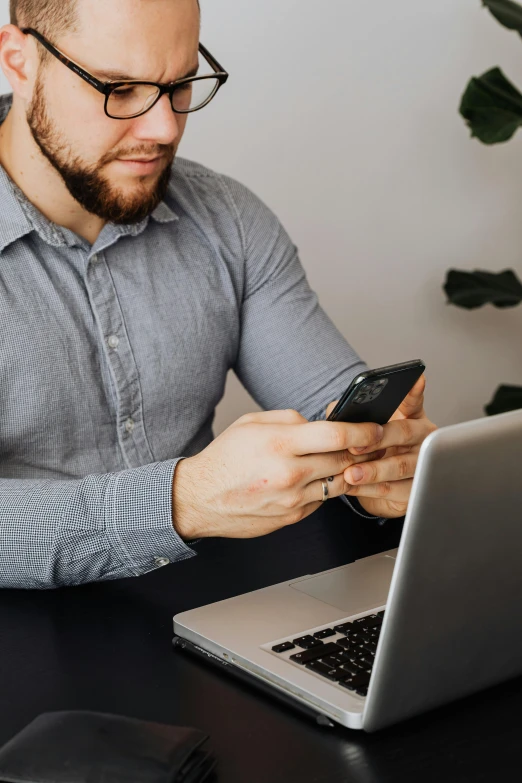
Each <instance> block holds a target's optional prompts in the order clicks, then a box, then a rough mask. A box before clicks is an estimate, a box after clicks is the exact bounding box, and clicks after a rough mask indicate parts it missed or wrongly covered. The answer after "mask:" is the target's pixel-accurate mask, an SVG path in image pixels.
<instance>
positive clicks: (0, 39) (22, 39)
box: [0, 24, 39, 101]
mask: <svg viewBox="0 0 522 783" xmlns="http://www.w3.org/2000/svg"><path fill="white" fill-rule="evenodd" d="M38 62H39V60H38V51H37V49H36V41H35V40H33V39H32V37H31V36H30V35H24V33H22V31H21V30H20V28H19V27H16V25H14V24H6V25H4V27H2V28H0V66H1V68H2V71H3V72H4V74H5V77H6V79H7V81H8V82H9V84H10V85H11V88H12V90H13V93H14V94H15V95H18V96H19V97H20V98H22V99H23V100H26V101H30V100H31V97H32V94H33V86H34V82H35V80H36V74H37V72H38Z"/></svg>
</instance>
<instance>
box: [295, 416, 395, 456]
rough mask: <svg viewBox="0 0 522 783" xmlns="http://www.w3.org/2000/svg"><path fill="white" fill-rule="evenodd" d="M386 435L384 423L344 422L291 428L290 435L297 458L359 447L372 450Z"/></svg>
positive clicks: (313, 422)
mask: <svg viewBox="0 0 522 783" xmlns="http://www.w3.org/2000/svg"><path fill="white" fill-rule="evenodd" d="M383 436H384V431H383V428H382V427H381V426H380V424H373V423H371V422H366V423H364V424H349V423H347V422H344V421H311V422H308V423H307V424H302V425H299V426H296V427H292V428H289V430H288V435H287V437H288V447H289V449H290V453H291V454H296V455H304V454H324V453H327V452H331V451H344V450H345V449H350V448H353V447H356V446H359V447H361V448H366V447H368V448H369V447H371V446H374V445H375V444H376V443H378V442H379V441H380V440H381V439H382V437H383Z"/></svg>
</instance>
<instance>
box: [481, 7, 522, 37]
mask: <svg viewBox="0 0 522 783" xmlns="http://www.w3.org/2000/svg"><path fill="white" fill-rule="evenodd" d="M482 4H483V5H485V6H486V8H488V9H489V11H490V12H491V14H492V15H493V16H494V17H495V19H496V20H497V22H500V24H503V25H504V27H507V28H508V30H516V31H517V32H518V33H519V34H520V35H522V6H520V5H519V4H518V3H513V2H512V0H482Z"/></svg>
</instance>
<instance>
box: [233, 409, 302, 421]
mask: <svg viewBox="0 0 522 783" xmlns="http://www.w3.org/2000/svg"><path fill="white" fill-rule="evenodd" d="M252 423H258V424H308V423H309V422H308V419H305V417H304V416H301V414H300V413H299V411H295V410H292V409H291V408H288V409H285V410H275V411H254V412H253V413H245V415H244V416H241V417H240V418H239V419H237V421H235V422H234V424H252Z"/></svg>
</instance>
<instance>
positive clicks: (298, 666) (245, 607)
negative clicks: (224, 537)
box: [174, 411, 522, 731]
mask: <svg viewBox="0 0 522 783" xmlns="http://www.w3.org/2000/svg"><path fill="white" fill-rule="evenodd" d="M329 502H332V501H329ZM174 634H175V636H174V644H175V645H176V646H179V647H186V648H188V649H189V650H191V651H192V652H195V653H196V654H199V655H200V656H201V655H203V656H204V657H205V658H206V659H208V660H209V661H213V662H215V663H219V664H221V665H222V666H223V665H225V666H226V667H227V668H228V670H233V671H234V672H236V673H237V674H239V675H240V676H243V678H245V677H246V678H248V679H249V680H250V681H252V682H256V683H257V684H259V685H262V686H264V688H265V690H266V689H268V690H269V691H270V692H271V693H273V694H274V695H279V696H280V697H281V698H283V699H285V700H286V701H288V700H290V701H291V703H292V704H294V705H296V706H299V705H300V707H301V709H303V710H304V711H306V712H308V713H312V714H314V715H315V717H316V719H317V720H318V721H319V722H320V723H324V724H328V723H331V722H332V721H333V722H336V723H340V724H342V725H343V726H347V727H349V728H352V729H361V728H362V729H365V730H366V731H375V730H377V729H380V728H383V727H384V726H388V725H390V724H393V723H396V722H397V721H400V720H403V719H405V718H408V717H410V716H413V715H416V714H418V713H421V712H424V711H426V710H429V709H431V708H433V707H436V706H438V705H441V704H444V703H446V702H449V701H452V700H454V699H458V698H460V697H462V696H465V695H467V694H470V693H473V692H475V691H479V690H481V689H483V688H486V687H488V686H490V685H493V684H495V683H498V682H501V681H502V680H507V679H509V678H512V677H514V676H516V675H518V674H522V411H514V412H510V413H505V414H502V415H497V416H493V417H490V418H484V419H478V420H476V421H469V422H465V423H463V424H456V425H452V426H449V427H444V428H441V429H439V430H437V431H436V432H434V433H432V434H431V435H430V436H429V437H428V438H427V440H426V441H425V442H424V443H423V445H422V448H421V452H420V457H419V463H418V466H417V471H416V474H415V479H414V482H413V490H412V496H411V501H410V504H409V508H408V513H407V516H406V520H405V524H404V531H403V534H402V538H401V542H400V546H399V548H398V549H397V550H393V551H389V552H385V553H383V554H380V555H374V556H372V557H368V558H365V559H362V560H357V561H356V562H354V563H350V564H349V565H346V566H342V567H341V568H334V569H332V570H330V571H324V572H322V573H319V574H316V575H313V576H310V575H309V576H303V577H302V578H300V579H293V580H290V581H289V582H284V583H282V584H278V585H274V586H273V587H267V588H265V589H263V590H256V591H255V592H251V593H247V594H244V595H240V596H237V597H235V598H230V599H228V600H226V601H220V602H218V603H214V604H210V605H208V606H203V607H201V608H199V609H194V610H192V611H188V612H184V613H182V614H178V615H177V616H176V617H174Z"/></svg>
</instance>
